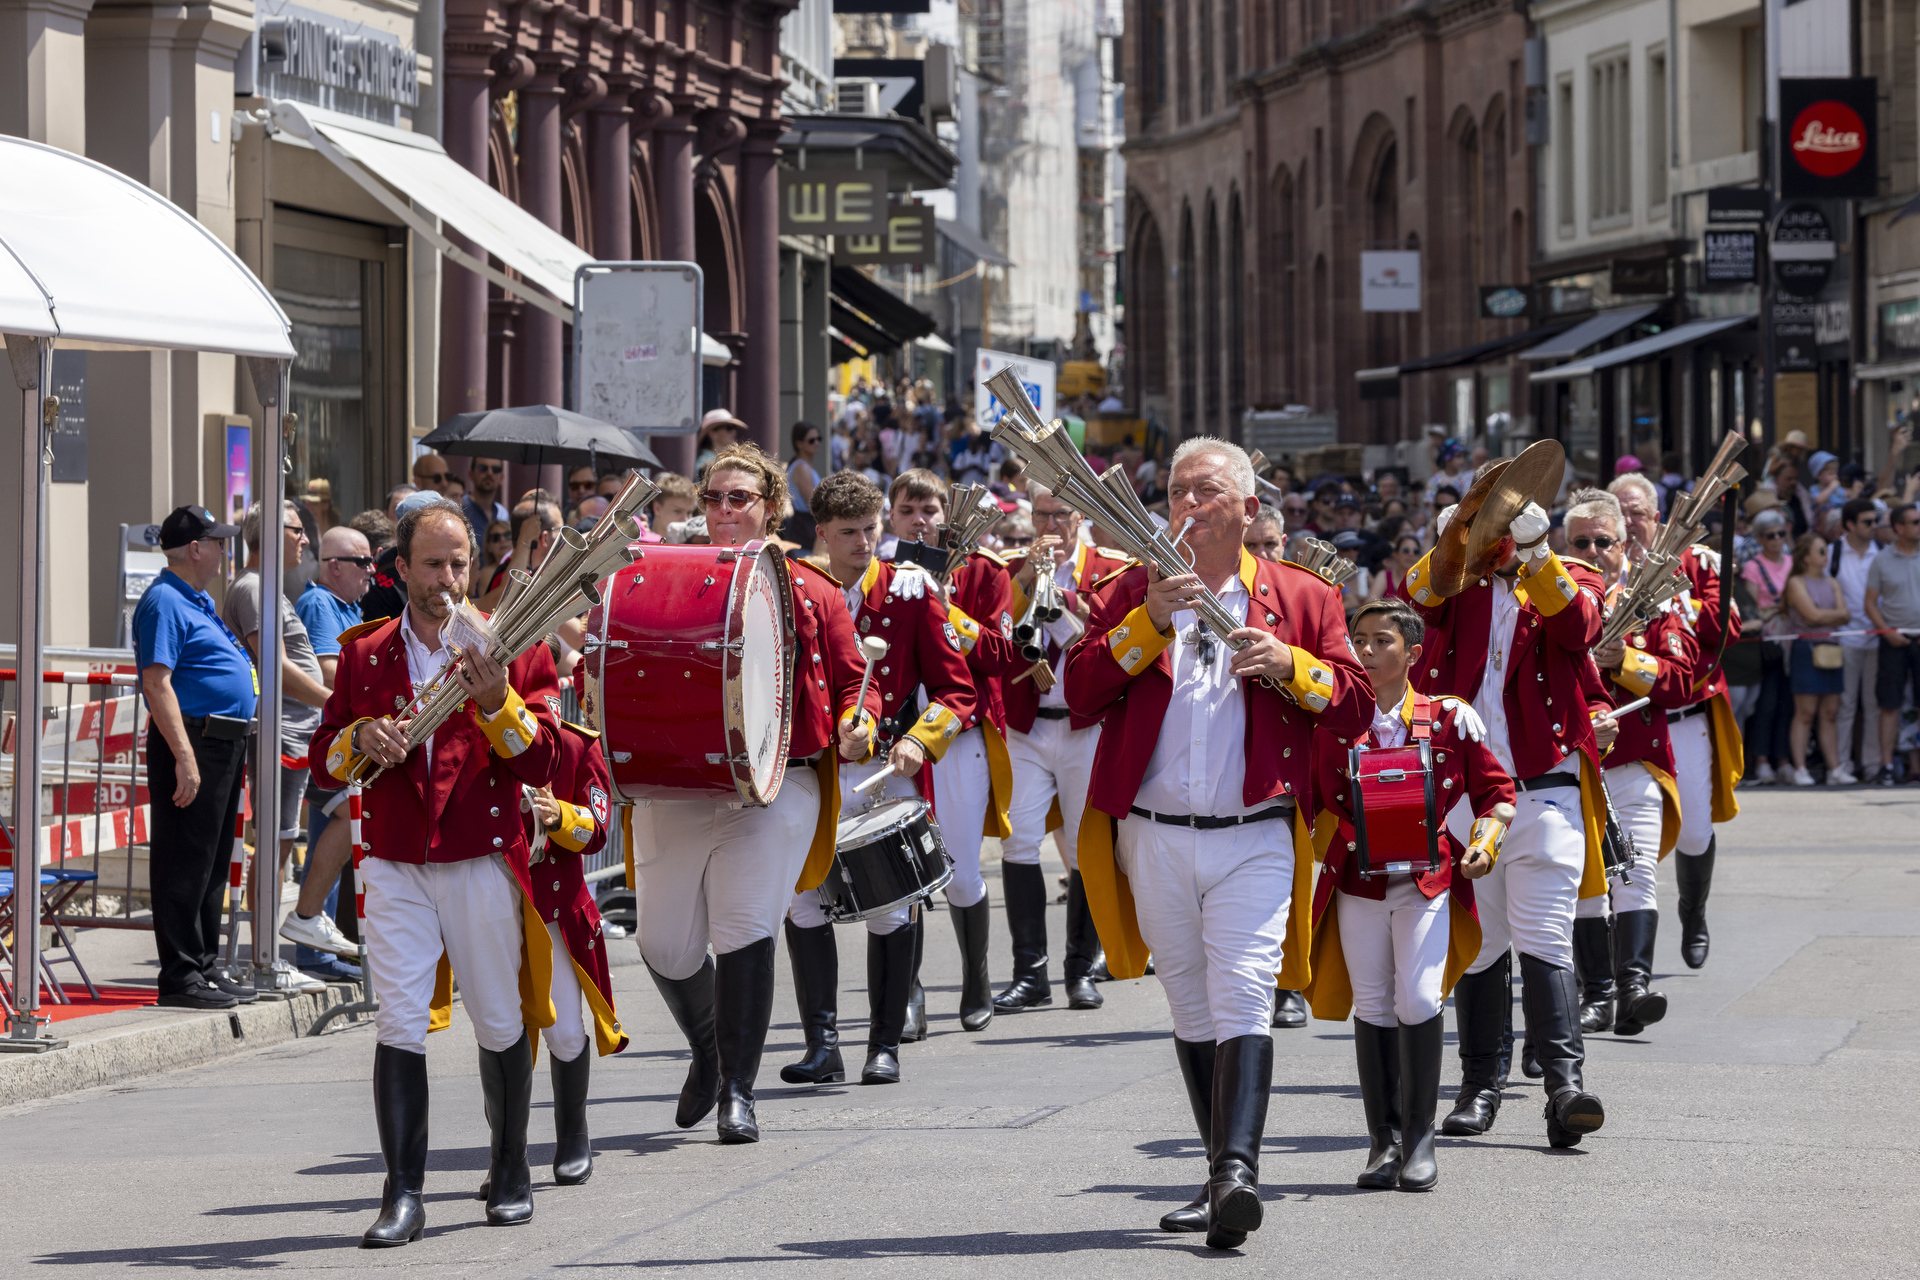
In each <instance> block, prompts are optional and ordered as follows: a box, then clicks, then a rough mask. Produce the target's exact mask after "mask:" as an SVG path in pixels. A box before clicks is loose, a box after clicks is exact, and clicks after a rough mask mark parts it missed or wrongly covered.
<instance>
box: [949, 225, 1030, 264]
mask: <svg viewBox="0 0 1920 1280" xmlns="http://www.w3.org/2000/svg"><path fill="white" fill-rule="evenodd" d="M933 225H934V228H935V229H936V230H937V231H939V233H940V234H941V235H943V236H945V237H946V238H947V239H948V240H950V241H952V242H953V247H954V248H956V249H959V250H961V251H962V252H964V253H966V254H967V255H969V256H970V257H973V258H976V259H978V260H979V261H981V262H984V263H986V264H987V265H988V266H990V267H1010V266H1012V265H1013V259H1012V258H1009V257H1008V256H1007V255H1006V254H1004V253H1002V252H1000V251H999V250H998V249H996V248H994V247H993V242H992V241H990V240H988V239H987V238H986V237H985V236H983V235H981V234H980V233H979V232H978V231H975V230H974V229H973V228H972V227H970V226H968V225H967V224H966V223H964V222H955V221H954V220H953V219H952V218H936V219H934V224H933Z"/></svg>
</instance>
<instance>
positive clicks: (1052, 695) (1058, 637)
mask: <svg viewBox="0 0 1920 1280" xmlns="http://www.w3.org/2000/svg"><path fill="white" fill-rule="evenodd" d="M1081 527H1082V528H1085V526H1084V525H1082V526H1081ZM1078 558H1079V557H1077V556H1068V557H1067V558H1066V559H1065V560H1062V561H1061V562H1060V563H1059V564H1057V565H1055V566H1053V582H1054V585H1055V586H1057V587H1059V588H1060V590H1061V591H1063V592H1064V591H1071V590H1072V589H1073V562H1074V561H1075V560H1076V559H1078ZM1036 572H1037V570H1036ZM1040 629H1041V631H1042V632H1043V633H1044V635H1045V637H1046V639H1048V640H1051V641H1052V642H1053V643H1054V644H1056V645H1059V646H1060V656H1059V657H1058V658H1057V659H1055V660H1054V664H1053V688H1051V689H1048V690H1047V691H1046V692H1045V693H1042V694H1041V695H1040V705H1041V706H1043V707H1059V708H1065V707H1066V705H1067V677H1066V670H1067V649H1068V648H1069V647H1070V646H1071V645H1072V644H1073V642H1074V641H1075V640H1078V639H1079V638H1080V637H1081V636H1082V635H1083V634H1085V632H1086V629H1087V627H1086V624H1085V623H1083V622H1081V621H1080V619H1078V618H1076V617H1074V616H1073V610H1071V609H1062V610H1061V611H1060V616H1059V617H1058V618H1056V619H1054V620H1053V621H1052V622H1049V623H1046V624H1044V625H1043V626H1042V627H1041V628H1040Z"/></svg>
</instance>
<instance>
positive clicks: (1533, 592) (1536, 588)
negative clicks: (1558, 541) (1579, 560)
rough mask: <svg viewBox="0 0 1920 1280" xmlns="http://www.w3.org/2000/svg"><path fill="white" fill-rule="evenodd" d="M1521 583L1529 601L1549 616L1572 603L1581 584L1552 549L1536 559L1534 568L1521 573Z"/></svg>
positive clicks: (1542, 614) (1544, 614) (1543, 615)
mask: <svg viewBox="0 0 1920 1280" xmlns="http://www.w3.org/2000/svg"><path fill="white" fill-rule="evenodd" d="M1520 585H1521V587H1523V588H1524V589H1525V590H1526V593H1527V602H1528V603H1529V604H1531V605H1532V606H1533V607H1534V608H1536V609H1538V610H1539V611H1540V613H1541V616H1542V617H1547V618H1551V617H1552V616H1553V615H1554V614H1556V613H1559V612H1560V611H1561V610H1562V609H1564V608H1566V607H1567V606H1568V605H1570V604H1572V603H1573V601H1574V597H1576V596H1578V595H1579V594H1580V584H1579V583H1577V582H1575V581H1574V580H1573V575H1572V574H1570V573H1568V572H1567V567H1566V566H1565V565H1563V564H1561V563H1560V557H1559V556H1557V555H1555V554H1554V553H1553V552H1551V551H1549V552H1547V554H1546V555H1544V556H1542V557H1540V559H1538V560H1535V561H1534V562H1533V566H1532V568H1530V569H1527V570H1524V571H1523V572H1522V573H1521V575H1520Z"/></svg>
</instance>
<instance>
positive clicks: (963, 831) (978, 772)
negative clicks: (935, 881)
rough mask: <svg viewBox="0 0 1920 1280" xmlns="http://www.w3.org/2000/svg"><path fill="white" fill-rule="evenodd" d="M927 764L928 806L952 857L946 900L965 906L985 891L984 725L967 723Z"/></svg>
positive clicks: (989, 789)
mask: <svg viewBox="0 0 1920 1280" xmlns="http://www.w3.org/2000/svg"><path fill="white" fill-rule="evenodd" d="M923 767H924V766H923ZM931 767H932V769H933V811H934V814H935V815H936V817H937V819H938V821H939V823H940V838H941V839H942V840H944V841H946V844H947V853H948V855H949V856H951V857H952V858H953V879H951V880H949V881H948V882H947V903H948V905H949V906H955V907H970V906H972V905H973V904H974V903H976V902H978V901H980V899H982V898H984V897H986V896H987V882H986V880H985V879H984V878H982V876H981V875H980V841H981V840H982V839H983V838H984V836H983V833H984V832H985V831H986V824H987V806H988V805H990V804H992V803H993V774H992V772H991V771H990V770H989V769H988V768H987V734H986V730H984V729H977V728H976V729H969V730H967V731H966V732H965V733H963V734H961V735H960V736H959V737H957V738H955V739H954V740H953V741H952V742H950V743H948V744H947V753H946V754H945V755H943V756H941V757H940V759H939V760H938V761H936V762H935V763H934V764H933V765H932V766H931Z"/></svg>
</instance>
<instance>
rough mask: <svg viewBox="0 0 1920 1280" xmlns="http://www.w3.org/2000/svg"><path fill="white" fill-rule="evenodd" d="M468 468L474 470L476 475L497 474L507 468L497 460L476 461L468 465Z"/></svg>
mask: <svg viewBox="0 0 1920 1280" xmlns="http://www.w3.org/2000/svg"><path fill="white" fill-rule="evenodd" d="M467 470H468V471H471V472H473V473H474V474H475V475H482V476H497V475H499V474H500V473H501V472H503V471H505V470H506V468H505V467H503V466H501V465H500V464H499V463H497V462H476V463H474V464H473V465H472V466H470V467H468V468H467Z"/></svg>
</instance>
